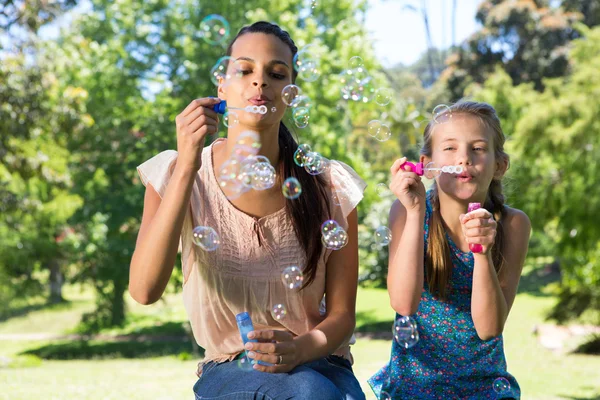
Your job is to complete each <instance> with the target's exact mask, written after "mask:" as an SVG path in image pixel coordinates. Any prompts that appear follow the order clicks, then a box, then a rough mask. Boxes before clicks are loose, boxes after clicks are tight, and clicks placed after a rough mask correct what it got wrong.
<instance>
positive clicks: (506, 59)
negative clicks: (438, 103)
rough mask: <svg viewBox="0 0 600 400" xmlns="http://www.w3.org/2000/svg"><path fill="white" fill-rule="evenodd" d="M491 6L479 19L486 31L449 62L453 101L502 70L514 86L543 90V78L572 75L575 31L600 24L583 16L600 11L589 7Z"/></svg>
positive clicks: (497, 1) (495, 1)
mask: <svg viewBox="0 0 600 400" xmlns="http://www.w3.org/2000/svg"><path fill="white" fill-rule="evenodd" d="M549 3H550V2H549V1H544V0H536V1H533V0H527V1H524V0H523V1H508V0H489V1H484V2H482V3H481V5H480V6H479V10H478V12H477V15H476V19H477V21H478V22H479V23H481V24H482V26H483V27H482V28H481V29H480V30H479V31H478V32H476V33H475V34H473V36H472V37H471V38H470V39H468V40H467V41H466V42H465V43H464V44H463V45H462V46H460V47H459V48H458V49H457V51H456V52H455V53H454V54H453V55H451V56H450V57H449V58H448V60H447V64H448V68H447V69H446V70H445V71H444V73H443V74H442V77H441V79H442V80H443V81H445V82H446V85H447V86H448V89H449V90H450V92H451V94H452V97H453V99H454V100H457V99H459V98H461V97H462V96H463V94H464V90H465V88H466V87H467V86H468V85H469V84H470V83H483V82H484V81H485V79H486V78H487V77H488V76H489V75H490V74H491V73H493V71H495V69H496V67H498V66H500V67H502V68H503V69H504V70H505V71H506V72H507V73H508V75H509V76H510V77H511V80H512V81H513V83H514V84H515V85H518V84H520V83H524V82H532V83H533V85H534V88H535V89H536V90H538V91H541V90H543V88H544V85H543V82H544V78H551V77H560V76H564V75H565V74H567V73H568V68H569V63H568V50H569V47H568V46H569V43H570V42H571V41H572V40H573V39H575V38H577V37H578V36H579V34H578V32H577V30H575V29H573V25H574V23H575V22H577V21H580V20H582V19H584V20H588V21H589V22H590V23H592V24H597V23H599V22H600V21H599V20H598V19H597V18H595V17H591V18H587V15H586V16H585V17H584V15H582V14H581V13H580V12H579V11H584V12H585V11H586V10H587V9H588V8H589V9H592V8H593V9H596V8H597V7H596V6H589V7H587V6H584V5H583V4H584V3H591V2H567V1H565V2H561V3H564V4H565V6H564V7H563V6H562V4H559V5H558V6H551V5H550V4H549Z"/></svg>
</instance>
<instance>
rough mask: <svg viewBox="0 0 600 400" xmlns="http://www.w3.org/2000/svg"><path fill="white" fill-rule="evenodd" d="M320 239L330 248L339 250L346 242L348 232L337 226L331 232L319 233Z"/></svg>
mask: <svg viewBox="0 0 600 400" xmlns="http://www.w3.org/2000/svg"><path fill="white" fill-rule="evenodd" d="M321 241H322V242H323V245H324V246H325V247H326V248H328V249H330V250H340V249H341V248H342V247H344V246H346V245H347V244H348V233H346V231H345V230H344V228H342V227H341V226H339V227H338V228H337V229H336V230H334V231H333V232H330V233H328V234H323V235H321Z"/></svg>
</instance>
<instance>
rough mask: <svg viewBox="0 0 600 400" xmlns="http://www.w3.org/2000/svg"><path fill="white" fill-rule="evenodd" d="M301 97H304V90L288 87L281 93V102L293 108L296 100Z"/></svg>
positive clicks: (294, 86)
mask: <svg viewBox="0 0 600 400" xmlns="http://www.w3.org/2000/svg"><path fill="white" fill-rule="evenodd" d="M300 96H302V89H300V88H299V87H298V86H296V85H287V86H286V87H284V88H283V90H282V91H281V100H283V102H284V103H285V104H286V105H288V106H291V105H292V103H293V102H294V100H296V98H297V97H300Z"/></svg>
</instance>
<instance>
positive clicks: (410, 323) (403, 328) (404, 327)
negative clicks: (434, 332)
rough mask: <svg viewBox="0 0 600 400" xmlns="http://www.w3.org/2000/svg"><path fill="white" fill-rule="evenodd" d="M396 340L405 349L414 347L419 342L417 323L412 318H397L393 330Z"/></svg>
mask: <svg viewBox="0 0 600 400" xmlns="http://www.w3.org/2000/svg"><path fill="white" fill-rule="evenodd" d="M392 333H393V335H394V340H395V341H396V343H398V344H399V345H400V346H402V347H404V348H405V349H408V348H411V347H413V346H414V345H415V344H417V342H418V341H419V329H418V328H417V323H416V322H415V320H414V319H412V318H411V317H408V316H406V317H403V316H401V317H400V318H397V319H396V320H395V321H394V327H393V330H392Z"/></svg>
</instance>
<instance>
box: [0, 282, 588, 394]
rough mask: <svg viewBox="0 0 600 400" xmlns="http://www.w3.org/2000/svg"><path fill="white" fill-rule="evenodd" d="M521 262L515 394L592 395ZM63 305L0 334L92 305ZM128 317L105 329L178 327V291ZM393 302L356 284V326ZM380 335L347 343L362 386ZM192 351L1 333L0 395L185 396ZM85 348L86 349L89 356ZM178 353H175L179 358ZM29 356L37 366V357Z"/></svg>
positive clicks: (508, 332)
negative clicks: (543, 341) (553, 336)
mask: <svg viewBox="0 0 600 400" xmlns="http://www.w3.org/2000/svg"><path fill="white" fill-rule="evenodd" d="M535 281H536V279H535V276H534V275H533V274H532V273H531V272H530V273H528V274H527V275H526V276H525V277H524V279H523V284H522V285H521V289H520V293H519V295H518V296H517V299H516V300H515V304H514V306H513V309H512V311H511V315H510V317H509V320H508V322H507V324H506V329H505V333H504V338H505V351H506V357H507V361H508V365H509V371H510V372H511V373H512V374H513V375H515V376H516V378H517V380H518V381H519V384H520V385H521V389H522V393H523V399H533V400H542V399H543V400H552V399H573V400H575V399H579V400H591V399H600V357H597V356H586V355H576V354H568V355H565V354H559V353H553V352H551V351H549V350H546V349H544V348H543V347H541V346H540V345H539V344H538V342H537V340H536V338H535V336H533V335H532V333H531V332H532V328H533V326H534V325H535V324H539V323H542V322H543V321H544V316H545V313H546V311H547V310H548V309H549V308H550V307H551V306H552V305H553V303H554V301H555V299H554V297H553V296H552V295H551V293H550V292H548V291H544V290H543V288H544V287H546V286H549V285H551V284H552V283H551V282H545V281H544V282H543V285H542V287H540V285H537V286H536V285H535ZM68 297H69V298H71V299H74V300H73V301H72V302H71V303H70V305H69V306H63V307H51V308H36V309H31V310H30V311H29V312H25V313H23V314H22V315H19V316H16V317H13V318H11V319H9V320H7V321H3V322H0V334H7V333H10V334H15V333H31V332H47V333H55V334H60V333H64V332H70V331H73V330H74V328H75V326H76V325H77V322H78V318H79V316H80V315H81V313H82V312H84V311H89V310H90V309H91V308H92V307H93V297H92V296H91V295H90V294H89V293H85V292H83V293H80V292H77V295H76V296H74V297H71V296H70V295H69V296H68ZM128 308H129V311H130V314H129V315H130V316H129V318H128V324H127V325H126V326H125V327H123V328H119V329H113V330H111V331H107V332H104V333H109V334H125V333H149V334H157V333H158V334H163V335H169V334H176V335H177V334H180V335H184V334H185V329H184V328H183V325H182V323H184V322H185V320H186V317H185V311H184V309H183V305H182V300H181V297H180V295H169V296H166V300H165V301H163V302H159V303H157V304H155V305H152V306H149V307H148V306H141V305H139V304H135V303H134V302H132V301H131V302H129V303H128ZM393 317H394V312H393V310H392V309H391V308H390V306H389V302H388V297H387V293H386V292H385V291H384V290H377V289H360V291H359V294H358V304H357V331H359V332H366V333H367V334H368V332H378V331H382V330H383V331H389V330H390V329H391V325H392V320H393ZM390 346H391V343H390V342H389V341H388V340H371V339H366V338H361V339H359V340H358V343H357V344H356V345H355V346H354V347H353V354H354V357H355V365H354V369H355V373H356V375H357V377H358V379H359V381H360V382H361V385H362V386H363V389H364V390H365V393H367V398H373V396H372V394H371V392H370V389H369V388H368V385H367V383H366V380H367V378H368V377H370V376H371V375H372V374H373V373H375V372H376V371H377V370H378V369H379V368H381V367H382V366H383V365H384V364H385V363H386V362H387V361H388V358H389V353H390ZM189 352H191V347H190V344H189V342H185V341H184V342H176V341H166V342H161V343H155V342H152V343H143V342H141V343H140V342H137V341H125V342H112V341H111V342H102V341H94V340H92V341H88V342H80V341H71V342H68V341H62V342H60V341H54V342H48V341H21V340H11V341H8V340H0V387H2V390H1V391H0V399H11V400H13V399H14V400H19V399H30V398H38V397H39V398H48V399H61V400H62V399H65V400H69V399H83V400H85V399H99V398H102V399H148V398H152V399H181V398H192V389H191V388H192V386H193V384H194V383H195V381H196V376H195V374H194V372H195V368H196V363H197V361H196V360H194V359H192V360H185V358H186V357H180V355H182V354H183V355H185V354H187V353H189ZM19 354H20V355H21V357H22V355H24V354H29V355H37V356H39V357H41V358H42V359H43V360H42V362H41V364H39V365H37V364H36V362H35V359H36V358H35V357H32V358H29V359H25V358H23V360H24V361H23V363H22V365H21V366H18V367H11V368H2V367H1V366H2V356H4V357H10V358H14V357H15V356H16V355H19ZM90 357H92V358H93V359H91V360H90V359H88V358H90ZM182 358H183V359H184V360H182ZM36 365H37V366H36Z"/></svg>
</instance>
